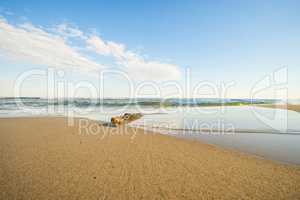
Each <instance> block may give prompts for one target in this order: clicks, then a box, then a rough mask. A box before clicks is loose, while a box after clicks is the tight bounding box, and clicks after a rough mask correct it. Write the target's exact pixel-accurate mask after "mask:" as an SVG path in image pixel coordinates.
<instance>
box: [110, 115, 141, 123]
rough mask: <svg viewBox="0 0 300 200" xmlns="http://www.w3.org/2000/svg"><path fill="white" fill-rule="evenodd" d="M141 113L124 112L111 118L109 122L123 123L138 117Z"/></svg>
mask: <svg viewBox="0 0 300 200" xmlns="http://www.w3.org/2000/svg"><path fill="white" fill-rule="evenodd" d="M142 116H143V115H142V114H141V113H125V114H124V115H122V116H116V117H112V118H111V123H112V124H114V125H123V124H127V123H130V122H132V121H135V120H137V119H140V118H141V117H142Z"/></svg>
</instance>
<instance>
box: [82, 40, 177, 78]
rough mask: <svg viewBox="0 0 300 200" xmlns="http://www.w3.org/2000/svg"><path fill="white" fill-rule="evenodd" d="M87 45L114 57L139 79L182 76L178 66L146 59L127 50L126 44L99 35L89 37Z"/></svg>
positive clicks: (97, 51)
mask: <svg viewBox="0 0 300 200" xmlns="http://www.w3.org/2000/svg"><path fill="white" fill-rule="evenodd" d="M87 45H88V48H89V49H92V50H94V51H95V52H96V53H97V54H99V55H104V56H112V57H114V58H115V59H116V61H117V63H118V64H120V65H121V66H123V67H125V69H126V70H127V71H128V73H129V75H130V76H133V77H136V78H138V79H150V80H166V79H174V80H176V79H179V78H180V71H179V69H178V66H176V65H174V64H168V63H162V62H158V61H146V60H145V59H144V58H143V57H142V56H140V55H139V54H137V53H133V52H131V51H129V50H126V47H125V45H124V44H120V43H116V42H112V41H107V42H106V41H104V40H103V39H102V38H100V37H99V36H91V37H90V38H88V39H87Z"/></svg>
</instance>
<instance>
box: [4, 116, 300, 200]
mask: <svg viewBox="0 0 300 200" xmlns="http://www.w3.org/2000/svg"><path fill="white" fill-rule="evenodd" d="M0 148H1V157H0V163H1V164H0V166H1V167H0V199H297V198H300V168H299V166H292V165H284V164H279V163H276V162H273V161H269V160H264V159H261V158H257V157H254V156H251V155H248V154H243V153H239V152H237V151H233V150H225V149H222V148H218V147H215V146H212V145H208V144H205V143H201V142H199V141H193V140H185V139H180V138H175V137H171V136H167V135H161V134H157V133H151V132H145V131H143V130H141V129H133V128H114V127H111V126H109V125H105V126H103V125H99V124H98V123H96V122H94V121H89V120H80V119H76V120H75V122H74V126H68V124H67V120H66V119H65V118H47V117H41V118H10V119H0Z"/></svg>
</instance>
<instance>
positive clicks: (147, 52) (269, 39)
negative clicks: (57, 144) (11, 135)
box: [0, 0, 300, 98]
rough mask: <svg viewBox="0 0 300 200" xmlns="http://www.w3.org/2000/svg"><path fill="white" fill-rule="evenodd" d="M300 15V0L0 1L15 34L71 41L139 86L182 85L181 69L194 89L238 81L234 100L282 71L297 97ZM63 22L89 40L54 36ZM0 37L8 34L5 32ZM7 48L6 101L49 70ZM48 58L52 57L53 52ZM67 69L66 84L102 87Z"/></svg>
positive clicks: (0, 71)
mask: <svg viewBox="0 0 300 200" xmlns="http://www.w3.org/2000/svg"><path fill="white" fill-rule="evenodd" d="M299 9H300V2H299V1H102V2H101V1H89V2H72V3H71V2H70V1H65V2H61V1H49V2H41V1H12V0H9V1H5V0H2V1H1V3H0V15H1V16H2V18H3V19H4V20H5V22H4V23H5V24H4V25H6V24H9V25H10V26H13V28H14V31H20V29H21V28H20V27H19V26H20V25H21V24H30V25H31V29H30V30H29V28H28V26H27V27H25V28H26V30H27V31H32V27H34V28H40V29H42V30H44V31H46V32H47V33H48V32H49V33H50V34H51V35H57V36H60V37H64V38H65V37H68V38H67V39H66V41H65V43H66V44H67V45H68V46H70V47H72V48H73V49H75V50H76V52H79V54H80V55H82V56H83V57H84V58H87V59H88V62H87V63H88V65H89V66H94V64H95V66H94V67H95V68H97V67H99V66H100V65H101V66H102V65H103V66H109V68H112V69H119V68H120V69H122V70H125V71H126V73H127V72H128V74H129V76H131V77H133V79H134V81H135V83H136V84H138V83H139V82H141V81H145V80H146V81H147V80H151V81H158V82H159V81H162V80H163V81H166V80H173V79H176V81H177V82H178V83H180V84H183V83H184V80H185V79H186V78H185V76H184V71H185V70H186V69H187V68H188V69H189V70H190V71H191V79H192V85H195V84H197V83H198V82H199V81H209V82H212V83H214V84H216V85H218V84H220V83H221V82H230V81H234V82H235V86H234V87H232V88H231V89H230V93H229V94H228V97H237V98H249V94H250V93H251V92H250V90H251V88H252V87H253V85H254V84H255V83H256V82H257V81H259V80H260V79H262V78H264V77H265V76H268V75H269V74H271V73H273V72H274V71H275V70H276V69H278V68H280V67H283V66H285V67H287V69H288V84H287V87H288V92H289V98H300V94H299V89H298V86H299V83H300V78H299V77H300V76H299V75H300V67H299V66H300V57H299V55H298V54H299V52H300V26H299V24H300V15H299ZM62 24H64V25H65V26H60V27H65V29H64V30H70V29H71V28H72V30H74V29H76V30H80V31H81V32H82V33H83V35H84V37H81V36H76V37H74V36H70V35H69V36H65V35H62V33H61V32H60V33H58V32H57V30H53V27H59V25H62ZM23 28H24V27H23ZM0 31H2V32H5V30H4V29H2V30H1V29H0ZM0 33H1V32H0ZM30 34H31V33H30ZM3 36H6V35H3ZM27 36H28V34H27ZM29 36H30V35H29ZM35 36H36V35H35ZM35 36H33V37H35ZM93 36H95V37H97V38H100V42H104V43H105V44H106V46H105V48H106V49H105V48H104V49H103V48H102V46H101V47H99V45H97V44H99V40H96V39H95V37H94V38H93ZM24 37H25V36H24ZM6 38H7V37H6ZM92 39H94V40H92ZM24 40H26V38H24V39H23V40H22V41H23V42H24ZM22 41H20V42H19V41H18V42H16V43H18V44H20V43H22ZM110 41H112V42H113V44H116V45H117V46H116V45H112V46H114V47H116V48H113V50H112V47H110V45H109V42H110ZM5 42H6V43H5ZM8 42H11V41H4V39H3V38H2V39H1V38H0V45H1V46H0V48H1V49H0V53H1V54H2V55H3V56H1V57H0V66H1V67H0V80H1V81H2V84H1V85H2V87H3V88H1V96H9V95H10V94H12V92H11V90H12V89H11V88H12V86H11V85H12V83H13V81H14V80H15V79H16V77H17V75H18V74H20V73H21V72H23V71H25V70H29V69H32V68H47V67H49V62H45V63H43V62H42V61H41V60H38V62H31V61H32V57H30V56H29V57H30V58H29V59H25V60H26V62H25V61H24V58H23V57H22V59H20V58H19V55H18V56H16V55H11V54H16V52H14V51H12V48H11V49H8V48H4V47H3V46H5V45H11V44H12V43H8ZM29 44H30V42H27V43H26V41H25V42H24V48H25V47H26V48H25V49H30V47H28V46H26V45H29ZM87 44H89V45H87ZM20 45H21V44H20ZM118 45H119V46H118ZM120 45H121V46H122V45H123V47H125V50H122V52H121V53H120V52H118V49H120V48H118V47H120ZM88 47H89V48H88ZM99 48H100V49H99ZM107 48H108V49H110V50H107ZM78 49H79V50H78ZM7 51H10V52H7ZM108 51H109V52H108ZM62 52H63V51H62ZM7 53H8V54H7ZM20 53H22V54H24V52H19V54H20ZM45 53H47V55H49V52H45ZM70 53H71V54H72V52H70ZM130 53H132V54H133V55H131V54H130ZM28 54H32V52H28ZM125 54H126V55H125ZM129 54H130V55H129ZM66 55H69V54H66ZM11 56H13V59H11V58H10V57H11ZM119 56H121V57H122V58H120V57H119ZM8 57H9V59H8ZM123 57H125V58H123ZM129 57H130V58H129ZM132 57H133V58H132ZM18 59H19V60H18ZM131 59H133V60H134V63H133V62H132V60H131ZM35 61H36V60H35ZM90 61H91V62H93V63H90ZM72 62H73V61H72ZM74 62H75V63H76V62H77V61H74ZM79 62H80V63H79ZM82 62H83V61H82V60H78V62H77V63H78V65H81V64H82V66H83V65H84V63H82ZM84 62H85V61H84ZM120 63H121V64H120ZM51 64H52V63H51ZM55 64H57V63H55ZM98 64H99V66H98ZM58 65H59V64H58ZM137 65H138V66H141V67H140V68H139V67H138V66H137ZM50 67H51V66H50ZM149 68H151V70H149ZM66 70H67V73H66V74H67V76H66V79H69V80H72V81H76V80H89V81H91V82H93V83H95V84H97V80H96V79H95V78H94V77H91V76H90V75H87V74H86V73H85V72H80V70H79V71H76V72H73V71H72V70H70V69H69V68H68V69H66ZM155 70H156V71H155ZM160 70H161V71H160ZM152 72H153V73H152ZM157 78H158V80H157ZM108 79H109V78H108ZM110 82H111V83H110ZM108 83H109V85H110V87H112V88H114V89H113V90H111V91H109V93H108V94H107V96H118V95H119V96H126V95H127V94H126V92H124V90H123V89H122V83H121V81H114V79H111V80H108ZM29 85H30V84H29ZM33 85H34V84H33ZM108 87H109V86H108ZM116 88H120V89H116ZM42 90H43V89H42V88H41V89H40V90H35V89H34V88H30V87H29V86H28V87H26V88H25V89H24V95H26V94H27V95H33V96H40V95H42V94H41V93H42V92H41V91H42ZM261 97H263V98H271V94H270V92H266V93H265V94H262V95H261Z"/></svg>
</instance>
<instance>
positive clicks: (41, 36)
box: [0, 18, 103, 70]
mask: <svg viewBox="0 0 300 200" xmlns="http://www.w3.org/2000/svg"><path fill="white" fill-rule="evenodd" d="M0 52H1V53H2V54H5V55H6V56H9V57H10V58H13V59H17V60H25V61H29V62H31V63H34V64H39V65H45V66H48V67H57V68H77V69H81V70H97V69H101V68H102V67H103V66H102V65H100V64H98V63H96V62H95V61H93V60H91V59H89V58H87V57H86V56H84V55H82V54H81V53H79V52H78V51H76V49H75V48H74V47H72V46H70V45H68V44H67V43H66V41H65V40H64V39H63V38H62V37H60V36H58V35H55V34H51V33H49V32H47V31H46V30H45V29H43V28H41V27H36V26H34V25H32V24H30V23H25V24H22V25H19V26H16V25H11V24H9V23H8V22H7V21H6V20H5V19H3V18H0Z"/></svg>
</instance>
